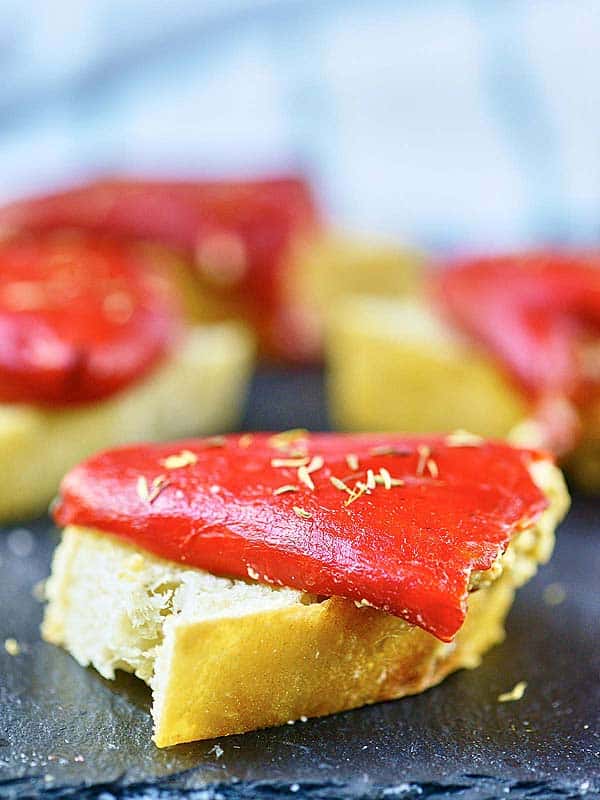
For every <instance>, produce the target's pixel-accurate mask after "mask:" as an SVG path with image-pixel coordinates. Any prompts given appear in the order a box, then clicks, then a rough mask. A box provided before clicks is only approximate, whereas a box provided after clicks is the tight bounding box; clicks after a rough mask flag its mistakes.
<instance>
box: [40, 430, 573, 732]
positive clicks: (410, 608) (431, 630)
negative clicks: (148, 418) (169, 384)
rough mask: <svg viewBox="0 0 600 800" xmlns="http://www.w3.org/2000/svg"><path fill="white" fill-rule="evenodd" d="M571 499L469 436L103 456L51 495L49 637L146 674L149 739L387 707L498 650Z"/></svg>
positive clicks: (244, 443)
mask: <svg viewBox="0 0 600 800" xmlns="http://www.w3.org/2000/svg"><path fill="white" fill-rule="evenodd" d="M567 506H568V495H567V492H566V489H565V485H564V482H563V480H562V477H561V473H560V472H559V470H558V469H557V468H556V466H555V465H554V463H553V461H552V459H551V457H549V456H547V455H545V454H543V453H540V452H536V451H533V450H525V449H519V448H516V447H511V446H509V445H507V444H502V443H497V442H496V443H494V442H487V441H484V440H482V439H480V438H479V437H477V436H474V435H470V434H466V433H464V432H462V433H456V434H451V435H448V436H443V437H440V436H437V437H431V436H427V437H425V436H423V437H406V436H397V435H393V436H390V435H375V434H373V435H371V434H364V435H342V434H313V435H310V434H308V433H306V432H304V431H290V432H286V433H284V434H273V435H270V434H242V435H235V436H233V435H229V436H226V437H219V438H214V437H213V438H211V439H196V440H189V441H184V442H177V443H174V444H172V445H165V444H162V445H138V446H131V447H126V448H121V449H117V450H113V451H108V452H104V453H101V454H100V455H97V456H95V457H93V458H91V459H90V460H88V461H86V462H84V463H83V464H81V465H80V466H78V467H76V468H75V469H74V470H73V471H72V472H70V473H69V474H68V475H67V476H66V478H65V480H64V481H63V483H62V488H61V493H60V498H59V500H58V502H57V504H56V506H55V508H54V515H55V519H56V522H57V523H58V524H59V525H60V526H62V527H64V529H65V530H64V534H63V539H62V543H61V544H60V545H59V547H58V549H57V551H56V554H55V558H54V564H53V570H52V576H51V578H50V580H49V582H48V584H47V596H48V600H49V604H48V606H47V609H46V614H45V620H44V624H43V635H44V638H45V639H46V640H47V641H49V642H52V643H54V644H57V645H61V646H63V647H65V648H66V649H67V650H68V651H69V652H70V653H72V655H73V656H74V657H75V658H76V659H77V661H79V663H81V664H82V665H85V666H87V665H89V664H91V665H93V666H94V667H95V668H96V669H97V670H98V671H99V672H100V673H101V674H102V675H103V676H104V677H106V678H113V677H114V675H115V671H116V670H119V669H121V670H126V671H128V672H133V673H135V674H136V675H138V676H139V677H140V678H141V679H142V680H144V681H146V682H147V683H148V684H149V685H150V686H151V687H152V691H153V695H154V703H153V709H152V713H153V716H154V723H155V733H154V740H155V742H156V744H157V745H158V746H160V747H164V746H168V745H173V744H177V743H179V742H186V741H191V740H194V739H205V738H211V737H215V736H222V735H226V734H232V733H240V732H244V731H248V730H252V729H255V728H260V727H265V726H271V725H278V724H282V723H285V722H288V721H290V720H298V719H303V718H306V717H311V716H320V715H324V714H330V713H333V712H336V711H341V710H344V709H349V708H355V707H358V706H361V705H364V704H367V703H374V702H377V701H380V700H389V699H392V698H398V697H402V696H403V695H407V694H414V693H416V692H420V691H423V690H424V689H427V688H428V687H430V686H433V685H434V684H436V683H438V682H439V681H441V680H442V678H444V677H445V676H446V675H447V674H448V673H449V672H452V671H453V670H456V669H459V668H461V667H475V666H477V665H478V664H479V662H480V659H481V657H482V655H483V653H485V651H486V650H487V649H488V648H489V647H491V646H492V645H493V644H495V643H497V642H499V641H500V640H501V639H502V638H503V635H504V631H503V621H504V617H505V615H506V613H507V612H508V610H509V608H510V605H511V603H512V600H513V596H514V592H515V588H516V587H518V586H520V585H521V584H522V583H524V582H525V581H526V580H528V579H529V578H530V577H531V576H532V575H533V574H534V573H535V571H536V568H537V565H538V564H539V563H543V562H545V561H547V559H548V558H549V557H550V554H551V552H552V548H553V542H554V530H555V527H556V525H557V524H558V522H559V521H560V520H561V518H562V517H563V515H564V513H565V511H566V509H567Z"/></svg>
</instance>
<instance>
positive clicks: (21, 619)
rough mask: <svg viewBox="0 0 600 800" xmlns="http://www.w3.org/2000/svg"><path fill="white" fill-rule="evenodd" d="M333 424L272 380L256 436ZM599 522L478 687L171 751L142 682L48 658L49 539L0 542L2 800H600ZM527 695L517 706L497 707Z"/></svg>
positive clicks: (451, 686)
mask: <svg viewBox="0 0 600 800" xmlns="http://www.w3.org/2000/svg"><path fill="white" fill-rule="evenodd" d="M323 408H324V406H323V390H322V384H321V379H320V375H319V374H318V373H317V372H304V373H295V372H289V373H285V372H263V373H262V374H261V375H260V376H259V378H258V379H257V381H256V382H255V385H254V388H253V391H252V395H251V403H250V411H249V413H248V415H247V419H246V426H247V427H249V428H269V429H279V428H286V427H296V426H306V427H311V428H313V429H318V428H324V427H326V424H327V420H326V418H325V414H324V411H323ZM599 509H600V500H593V499H584V498H577V499H576V500H575V503H574V506H573V510H572V512H571V514H570V517H569V519H568V521H567V522H566V523H565V524H564V525H563V527H562V529H561V533H560V537H559V542H558V546H557V550H556V554H555V557H554V559H553V560H552V562H551V564H550V565H549V566H547V567H545V568H544V569H543V570H542V571H541V573H540V574H539V575H538V577H537V578H536V579H535V580H534V581H533V582H532V583H530V584H529V585H528V586H527V587H525V588H524V589H523V590H521V592H520V594H519V596H518V600H517V602H516V604H515V607H514V609H513V611H512V612H511V615H510V618H509V624H508V632H509V636H508V639H507V641H506V642H505V643H504V644H503V645H501V646H499V647H497V648H495V649H494V650H493V651H492V652H491V653H489V655H488V656H487V657H486V658H485V660H484V663H483V665H482V666H481V667H480V668H479V669H478V670H476V671H474V672H461V673H458V674H456V675H454V676H452V677H451V678H449V679H448V680H446V681H445V683H443V684H442V685H441V686H439V687H437V688H435V689H433V690H431V691H429V692H426V693H425V694H423V695H420V696H417V697H413V698H408V699H405V700H402V701H399V702H392V703H384V704H380V705H378V706H374V707H371V708H366V709H361V710H358V711H352V712H347V713H345V714H339V715H336V716H333V717H329V718H325V719H321V720H309V721H308V722H306V723H297V724H295V725H293V726H284V727H282V728H277V729H272V730H267V731H259V732H256V733H250V734H246V735H244V736H235V737H229V738H221V739H219V740H217V741H211V742H201V743H196V744H193V745H180V746H177V747H174V748H170V749H168V750H162V751H161V750H157V749H156V748H155V747H154V746H153V745H152V743H151V741H150V734H151V722H150V717H149V713H148V710H149V704H150V697H149V693H148V691H147V690H146V689H145V687H144V686H143V685H142V684H141V682H139V681H137V680H136V679H135V678H132V677H131V676H126V675H123V676H122V677H121V678H120V679H119V680H118V681H117V682H114V683H113V682H109V681H105V680H103V679H102V678H100V677H99V676H98V675H97V674H96V673H95V672H94V671H93V670H84V669H82V668H80V667H79V666H78V665H77V664H76V663H75V662H74V661H73V660H72V659H71V658H70V657H69V656H68V655H67V654H66V653H64V652H62V651H61V650H58V649H56V648H53V647H51V646H49V645H46V644H44V643H42V642H41V641H40V639H39V635H38V626H39V622H40V618H41V613H42V609H41V606H40V604H39V603H38V602H37V601H36V600H35V599H34V597H33V595H32V590H33V587H34V586H35V584H36V583H37V582H38V581H39V580H40V579H42V578H44V577H45V576H46V575H47V573H48V567H49V560H50V555H51V552H52V548H53V547H54V545H55V544H56V534H55V532H54V531H53V530H52V528H51V526H50V524H49V522H48V520H47V519H43V520H38V521H36V522H35V523H29V524H27V525H22V526H13V527H12V528H10V529H7V530H6V531H5V532H4V533H2V534H1V535H0V643H1V642H3V641H4V639H5V638H6V637H15V638H16V639H17V640H18V641H19V642H20V643H21V645H22V648H23V652H22V654H21V655H18V656H10V655H8V654H7V653H6V652H5V650H4V648H3V647H0V797H12V798H29V797H31V798H41V797H43V798H62V797H81V798H97V800H110V799H111V798H157V799H164V800H167V799H168V800H172V798H173V799H174V798H179V797H187V798H195V799H196V800H217V798H223V800H241V799H242V798H243V799H244V800H245V799H246V798H257V799H258V800H260V798H281V797H286V798H315V799H317V798H318V799H319V800H322V799H325V798H327V799H328V800H330V799H331V798H367V799H369V800H372V799H374V798H404V800H413V798H421V799H422V800H425V799H426V798H440V797H460V798H462V800H469V798H473V800H480V799H483V798H495V797H509V798H568V797H583V796H585V797H586V798H599V797H600V680H599V678H600V514H599ZM551 584H560V587H557V586H556V585H555V586H553V589H552V590H551V592H550V595H552V593H553V594H554V596H555V597H556V595H557V589H562V590H564V593H565V598H564V601H563V602H561V603H560V604H559V605H549V604H548V599H549V593H548V591H547V587H548V586H550V585H551ZM550 599H551V596H550ZM519 680H526V681H528V683H529V686H528V689H527V692H526V694H525V696H524V698H523V699H522V700H521V701H519V702H515V703H505V704H499V703H498V702H497V696H498V694H499V693H501V692H503V691H506V690H507V689H510V688H512V687H513V686H514V684H515V683H516V682H517V681H519Z"/></svg>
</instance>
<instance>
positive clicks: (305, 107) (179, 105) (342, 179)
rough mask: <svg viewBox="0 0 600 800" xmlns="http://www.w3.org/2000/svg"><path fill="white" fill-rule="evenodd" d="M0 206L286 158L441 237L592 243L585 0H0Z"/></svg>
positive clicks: (409, 228) (595, 153)
mask: <svg viewBox="0 0 600 800" xmlns="http://www.w3.org/2000/svg"><path fill="white" fill-rule="evenodd" d="M0 76H1V77H0V199H1V200H4V199H9V198H12V197H14V196H17V195H22V194H24V193H27V192H29V191H34V190H38V189H41V190H44V189H47V188H49V187H51V186H55V185H60V184H64V183H68V182H70V181H72V180H76V179H79V178H81V177H85V176H88V175H93V174H98V173H106V172H116V171H123V170H125V171H128V172H133V173H141V172H152V173H154V174H161V173H163V174H169V175H177V174H180V175H188V174H189V173H190V172H192V173H194V174H196V173H198V174H213V175H214V174H246V173H252V172H255V171H272V170H281V169H286V168H290V167H292V168H293V167H297V168H301V169H303V170H306V171H307V172H308V173H309V174H310V175H311V176H312V177H313V178H314V180H315V181H316V183H317V186H318V187H319V189H320V191H321V194H322V197H323V200H324V202H325V203H326V205H327V207H328V208H329V210H330V212H331V214H332V215H333V216H334V218H335V219H336V220H337V221H339V222H340V223H342V224H345V225H349V226H354V227H357V228H360V229H365V230H372V231H378V232H383V233H387V234H391V235H392V236H395V237H397V238H401V239H404V240H406V241H409V242H412V243H415V244H419V245H425V246H427V247H431V248H435V249H441V250H446V251H448V250H455V249H456V248H461V249H465V248H466V249H474V248H488V247H489V248H494V249H496V248H502V247H507V246H522V245H530V244H535V243H542V242H543V243H548V242H550V243H552V242H575V243H581V244H590V243H596V242H598V239H599V234H600V80H599V79H598V78H599V76H600V2H598V0H498V2H495V1H494V0H404V1H403V2H393V1H392V0H370V2H359V1H358V0H319V1H315V2H312V1H311V0H262V2H261V1H260V0H170V2H168V3H165V2H158V1H156V0H154V1H152V0H43V1H40V0H18V2H17V0H0Z"/></svg>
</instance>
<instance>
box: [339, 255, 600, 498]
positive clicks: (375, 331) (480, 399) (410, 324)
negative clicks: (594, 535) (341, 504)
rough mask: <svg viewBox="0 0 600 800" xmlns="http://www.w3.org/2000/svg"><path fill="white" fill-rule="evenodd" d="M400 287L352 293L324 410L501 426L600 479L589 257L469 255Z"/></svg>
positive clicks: (596, 483) (590, 480) (594, 263)
mask: <svg viewBox="0 0 600 800" xmlns="http://www.w3.org/2000/svg"><path fill="white" fill-rule="evenodd" d="M427 289H428V291H426V292H424V293H423V294H422V295H420V296H418V297H413V298H411V299H405V300H403V299H393V298H386V299H384V298H374V297H367V296H363V297H360V298H358V297H355V298H351V299H349V300H347V301H346V302H342V303H340V304H339V305H338V307H337V308H336V309H335V311H334V313H333V315H332V318H331V324H330V328H329V336H328V344H327V350H328V365H329V381H328V383H329V400H330V407H331V412H332V416H333V418H334V420H335V422H336V424H338V425H339V426H340V427H342V428H343V429H350V430H362V429H365V428H370V429H375V430H399V429H400V430H408V431H415V432H417V431H428V430H429V431H431V430H433V431H436V430H437V431H443V430H447V429H450V428H456V427H466V428H468V429H469V430H472V431H474V432H476V433H478V434H481V435H483V436H499V437H505V436H507V435H508V434H509V433H511V432H512V434H513V435H514V436H515V437H517V438H516V440H518V441H521V442H523V443H527V444H535V445H538V446H539V445H541V446H544V447H548V448H551V449H552V450H553V451H554V452H555V453H557V454H558V455H560V456H561V457H563V458H564V459H565V463H566V464H567V465H568V467H569V469H570V470H571V471H572V473H573V474H574V475H575V476H576V477H577V478H578V479H579V481H580V482H581V483H582V484H584V485H586V486H588V487H589V488H592V489H599V488H600V356H599V353H600V257H598V256H597V255H594V254H589V253H579V254H577V253H574V254H567V253H532V254H526V255H521V256H518V255H515V256H505V257H502V256H497V257H493V258H486V259H473V260H469V261H467V262H461V263H459V264H452V265H450V268H448V269H445V270H440V271H439V272H437V273H435V274H432V275H430V276H429V279H428V281H427Z"/></svg>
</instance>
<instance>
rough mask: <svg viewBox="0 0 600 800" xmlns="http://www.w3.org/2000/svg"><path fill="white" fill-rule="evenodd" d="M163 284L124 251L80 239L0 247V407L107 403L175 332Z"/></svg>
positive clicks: (20, 240)
mask: <svg viewBox="0 0 600 800" xmlns="http://www.w3.org/2000/svg"><path fill="white" fill-rule="evenodd" d="M179 319H180V317H179V312H178V310H177V306H176V303H175V302H174V300H173V298H172V297H171V295H170V289H169V285H168V283H167V282H166V281H165V280H164V277H163V276H161V275H159V274H158V273H156V272H154V271H153V270H152V269H151V268H150V267H149V265H148V264H146V263H143V261H142V259H141V257H140V256H139V255H138V254H136V253H135V252H134V251H133V250H132V249H131V247H128V246H125V245H123V244H119V243H116V242H114V241H108V240H103V239H98V238H97V237H94V238H90V237H89V236H85V235H81V234H72V233H71V234H42V235H38V236H20V237H17V238H14V239H9V240H6V241H4V242H3V243H1V244H0V401H2V402H14V403H33V404H36V405H58V406H61V405H70V404H76V403H85V402H90V401H93V400H99V399H102V398H105V397H108V396H110V395H112V394H114V393H115V392H117V391H119V390H120V389H123V388H125V387H127V386H129V385H130V384H131V383H133V382H134V381H136V380H137V379H138V378H140V377H142V376H143V375H144V374H146V373H147V372H148V371H149V370H150V369H152V367H153V366H154V365H155V364H156V363H157V362H158V361H160V359H161V358H163V357H164V356H165V355H166V354H167V352H168V351H169V349H170V348H171V346H172V345H173V343H174V342H175V340H176V338H177V336H178V334H179V329H180V321H179Z"/></svg>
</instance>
